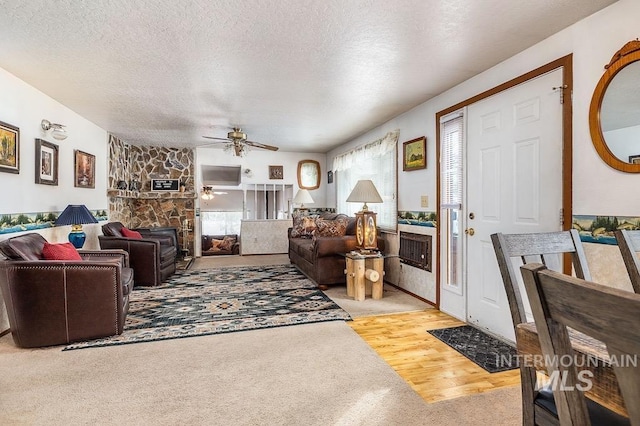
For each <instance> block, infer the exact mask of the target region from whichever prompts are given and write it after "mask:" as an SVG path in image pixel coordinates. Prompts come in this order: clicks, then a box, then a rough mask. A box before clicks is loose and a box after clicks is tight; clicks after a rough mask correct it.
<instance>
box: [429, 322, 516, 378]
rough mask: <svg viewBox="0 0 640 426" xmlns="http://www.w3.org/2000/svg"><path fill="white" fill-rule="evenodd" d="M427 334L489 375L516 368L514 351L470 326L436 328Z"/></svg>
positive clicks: (509, 346) (511, 347) (505, 344)
mask: <svg viewBox="0 0 640 426" xmlns="http://www.w3.org/2000/svg"><path fill="white" fill-rule="evenodd" d="M427 332H428V333H429V334H431V335H433V336H434V337H436V338H437V339H439V340H441V341H442V342H444V343H446V344H447V345H449V346H451V347H452V348H453V349H455V350H456V351H458V352H459V353H460V354H462V355H464V356H465V357H467V358H469V359H470V360H471V361H473V362H474V363H476V364H477V365H478V366H480V367H482V368H483V369H485V370H486V371H488V372H489V373H498V372H500V371H507V370H513V369H515V368H518V359H517V358H518V357H517V352H516V349H515V348H514V347H513V346H511V345H508V344H507V343H505V342H503V341H501V340H498V339H496V338H495V337H492V336H490V335H488V334H486V333H484V332H483V331H481V330H479V329H477V328H475V327H472V326H470V325H462V326H459V327H450V328H438V329H436V330H427Z"/></svg>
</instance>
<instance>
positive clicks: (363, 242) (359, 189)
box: [347, 180, 383, 250]
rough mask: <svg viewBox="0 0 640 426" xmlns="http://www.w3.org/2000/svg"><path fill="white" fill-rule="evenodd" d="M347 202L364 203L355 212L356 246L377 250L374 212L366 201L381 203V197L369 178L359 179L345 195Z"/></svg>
mask: <svg viewBox="0 0 640 426" xmlns="http://www.w3.org/2000/svg"><path fill="white" fill-rule="evenodd" d="M347 202H348V203H357V202H360V203H364V206H362V210H361V211H359V212H358V213H356V242H357V244H356V247H357V248H359V249H361V250H369V249H373V250H377V249H378V235H377V225H376V213H375V212H372V211H370V210H369V206H367V203H382V202H383V200H382V197H381V196H380V193H378V190H377V189H376V187H375V185H374V184H373V182H372V181H370V180H359V181H358V183H356V186H355V187H354V188H353V191H351V194H349V197H347Z"/></svg>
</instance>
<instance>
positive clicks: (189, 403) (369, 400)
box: [0, 256, 521, 426]
mask: <svg viewBox="0 0 640 426" xmlns="http://www.w3.org/2000/svg"><path fill="white" fill-rule="evenodd" d="M251 257H253V258H255V257H256V256H251ZM260 257H262V256H260ZM234 258H236V259H235V260H236V261H238V262H239V263H240V264H235V265H234V266H241V264H242V262H245V264H252V265H255V264H256V259H244V260H243V257H241V256H235V257H234ZM263 259H264V261H265V262H266V261H269V262H272V263H287V262H281V259H280V258H278V257H275V258H273V259H267V258H266V257H264V258H263ZM249 261H250V263H246V262H249ZM217 262H218V261H215V262H209V261H208V260H207V261H206V262H204V263H203V262H198V261H196V265H194V266H196V267H198V266H202V267H205V268H206V267H213V266H212V263H217ZM272 263H270V264H272ZM265 264H267V263H265ZM217 266H220V265H217ZM338 299H339V297H338ZM390 299H391V296H390V297H389V300H390ZM358 303H361V304H362V303H363V302H358ZM361 306H362V307H364V306H365V305H364V304H362V305H361ZM61 349H62V347H54V348H45V349H33V350H25V349H18V348H16V347H15V346H14V344H13V341H12V339H11V336H10V335H7V336H4V337H2V338H0V424H1V425H34V424H38V425H77V424H91V425H93V424H96V425H116V424H117V425H120V424H131V425H148V424H154V425H178V424H180V425H182V424H189V425H296V426H297V425H318V426H320V425H323V426H324V425H365V424H366V425H478V424H499V425H518V424H520V423H521V414H520V389H519V387H512V388H507V389H502V390H498V391H492V392H485V393H482V394H477V395H473V396H470V397H464V398H457V399H452V400H448V401H442V402H438V403H435V404H427V403H425V402H424V401H423V400H422V398H421V397H420V396H419V395H418V394H416V393H415V392H414V391H413V390H412V389H411V388H410V386H409V385H408V384H407V383H406V382H405V381H404V380H402V378H400V377H399V376H398V375H397V374H396V373H395V371H394V370H393V369H392V368H391V367H389V365H388V364H386V363H385V362H384V361H383V360H382V359H381V358H380V357H379V356H378V355H377V354H376V353H375V352H374V351H373V350H372V349H371V348H370V347H369V346H368V345H367V344H366V343H365V342H364V341H363V340H362V339H361V338H360V337H359V336H358V335H357V334H356V333H355V332H354V331H353V330H352V329H351V328H350V327H349V326H348V325H347V324H346V323H344V322H341V321H335V322H326V323H316V324H305V325H298V326H290V327H280V328H273V329H262V330H254V331H245V332H238V333H229V334H219V335H213V336H200V337H190V338H184V339H175V340H166V341H160V342H149V343H140V344H134V345H124V346H112V347H105V348H91V349H84V350H79V351H66V352H62V350H61Z"/></svg>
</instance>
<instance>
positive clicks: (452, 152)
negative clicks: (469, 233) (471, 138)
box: [440, 114, 464, 209]
mask: <svg viewBox="0 0 640 426" xmlns="http://www.w3.org/2000/svg"><path fill="white" fill-rule="evenodd" d="M462 125H463V117H462V115H460V114H456V115H455V116H453V117H451V118H450V119H448V120H446V121H444V122H443V123H442V127H441V129H442V146H441V150H440V152H441V154H440V156H441V157H440V164H441V169H442V175H441V182H442V184H441V185H442V187H441V189H442V205H443V207H449V208H456V209H458V208H460V206H461V204H462V142H463V139H464V138H463V133H462V130H463V129H462Z"/></svg>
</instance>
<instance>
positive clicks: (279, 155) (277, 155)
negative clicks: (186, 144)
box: [196, 148, 335, 208]
mask: <svg viewBox="0 0 640 426" xmlns="http://www.w3.org/2000/svg"><path fill="white" fill-rule="evenodd" d="M326 158H327V157H326V155H325V154H320V153H301V152H281V151H266V150H261V149H252V150H251V151H249V153H248V154H247V155H246V156H245V157H234V156H232V155H231V154H228V153H225V152H224V151H223V150H222V149H217V148H198V149H197V150H196V189H197V190H198V191H199V190H200V189H201V188H202V166H203V165H209V166H240V167H241V169H242V170H245V169H251V174H250V175H245V174H244V173H242V183H243V184H244V183H258V184H263V183H267V184H272V183H274V184H276V185H282V184H291V185H293V195H294V196H295V194H296V193H297V192H298V177H297V173H298V161H300V160H316V161H318V162H319V163H320V168H321V169H322V170H320V188H318V189H316V190H314V191H309V193H310V194H311V197H312V198H313V201H315V203H313V204H310V205H309V207H318V208H320V207H335V206H328V205H327V201H326V187H327V169H326V168H324V164H325V163H326ZM269 166H282V169H283V179H269ZM220 188H222V187H220ZM233 188H234V189H241V188H242V186H238V187H233Z"/></svg>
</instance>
